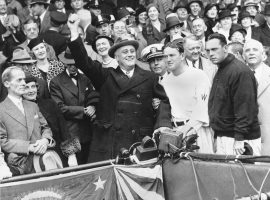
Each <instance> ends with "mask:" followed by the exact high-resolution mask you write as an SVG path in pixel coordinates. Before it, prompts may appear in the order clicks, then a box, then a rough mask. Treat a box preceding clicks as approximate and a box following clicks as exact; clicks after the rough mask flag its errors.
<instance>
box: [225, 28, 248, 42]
mask: <svg viewBox="0 0 270 200" xmlns="http://www.w3.org/2000/svg"><path fill="white" fill-rule="evenodd" d="M246 35H247V31H246V30H245V29H244V28H242V27H241V26H240V25H238V24H237V25H236V26H234V27H232V28H231V29H230V36H229V40H230V41H231V42H240V43H242V44H244V43H245V37H246Z"/></svg>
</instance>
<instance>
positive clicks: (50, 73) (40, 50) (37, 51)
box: [28, 37, 64, 85]
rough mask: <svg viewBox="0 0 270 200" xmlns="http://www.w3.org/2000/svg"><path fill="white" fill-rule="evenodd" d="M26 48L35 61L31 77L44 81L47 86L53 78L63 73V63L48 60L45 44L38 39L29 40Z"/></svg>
mask: <svg viewBox="0 0 270 200" xmlns="http://www.w3.org/2000/svg"><path fill="white" fill-rule="evenodd" d="M28 47H29V49H31V51H32V52H33V54H34V57H35V59H36V60H37V62H36V63H35V65H33V66H32V69H31V74H32V76H34V77H37V78H39V79H43V80H45V81H46V82H47V84H48V85H49V83H50V81H51V80H52V79H53V78H54V77H55V76H57V75H58V74H60V73H61V72H62V71H64V65H63V63H62V62H59V61H57V60H49V59H48V56H47V52H46V47H45V44H44V42H43V40H42V39H41V38H40V37H37V38H35V39H33V40H31V41H30V42H29V44H28Z"/></svg>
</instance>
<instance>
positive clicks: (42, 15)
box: [39, 10, 47, 22]
mask: <svg viewBox="0 0 270 200" xmlns="http://www.w3.org/2000/svg"><path fill="white" fill-rule="evenodd" d="M46 12H47V10H45V11H44V12H43V13H42V14H41V15H40V16H39V18H40V22H43V19H44V17H45V14H46Z"/></svg>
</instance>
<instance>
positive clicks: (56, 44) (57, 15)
mask: <svg viewBox="0 0 270 200" xmlns="http://www.w3.org/2000/svg"><path fill="white" fill-rule="evenodd" d="M50 15H51V22H50V23H51V27H50V28H49V30H47V31H45V32H44V34H42V36H41V37H42V38H43V39H44V41H45V42H46V43H48V44H49V45H51V46H52V47H53V49H54V51H55V54H56V56H58V55H59V54H60V53H62V52H64V51H65V50H66V48H67V38H66V37H65V36H63V35H61V34H60V31H61V30H62V28H63V27H64V24H65V23H66V22H67V17H66V15H65V14H64V13H61V12H58V11H51V12H50Z"/></svg>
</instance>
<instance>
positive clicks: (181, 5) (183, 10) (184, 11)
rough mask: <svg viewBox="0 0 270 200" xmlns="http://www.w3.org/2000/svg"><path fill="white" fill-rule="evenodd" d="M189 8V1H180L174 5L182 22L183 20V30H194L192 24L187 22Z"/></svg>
mask: <svg viewBox="0 0 270 200" xmlns="http://www.w3.org/2000/svg"><path fill="white" fill-rule="evenodd" d="M188 10H189V9H188V8H187V2H186V1H182V0H181V1H178V3H177V4H176V6H175V7H174V10H173V12H175V13H176V14H177V15H178V18H179V20H180V22H183V23H184V24H183V26H182V30H183V31H186V32H191V31H192V24H191V23H188V22H187V19H188V16H189V15H188Z"/></svg>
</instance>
